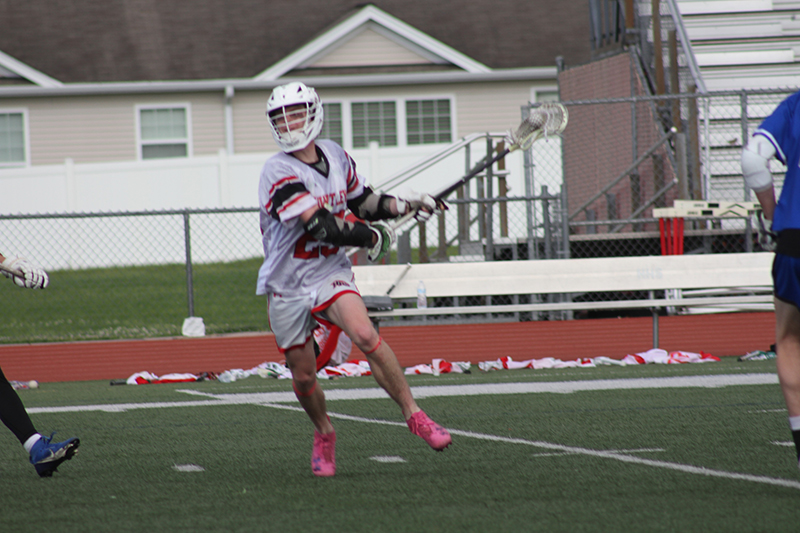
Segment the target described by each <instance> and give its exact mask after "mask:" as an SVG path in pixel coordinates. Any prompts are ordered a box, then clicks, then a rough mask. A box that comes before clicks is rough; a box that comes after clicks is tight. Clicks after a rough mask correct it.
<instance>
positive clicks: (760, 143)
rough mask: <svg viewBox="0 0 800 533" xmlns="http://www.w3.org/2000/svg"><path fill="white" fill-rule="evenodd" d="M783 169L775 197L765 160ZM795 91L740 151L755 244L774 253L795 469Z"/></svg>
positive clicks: (798, 304)
mask: <svg viewBox="0 0 800 533" xmlns="http://www.w3.org/2000/svg"><path fill="white" fill-rule="evenodd" d="M773 157H775V158H777V159H778V160H779V161H780V162H781V163H783V164H785V165H786V167H787V170H786V178H785V180H784V182H783V190H782V191H781V195H780V199H779V200H778V201H777V202H776V201H775V188H774V186H773V182H772V173H771V172H770V169H769V160H770V159H772V158H773ZM798 164H800V92H798V93H795V94H793V95H791V96H789V97H788V98H786V99H785V100H784V101H783V102H781V104H780V105H778V107H777V109H775V111H773V113H772V114H771V115H770V116H768V117H767V118H766V119H764V122H762V123H761V126H759V127H758V129H756V131H755V132H754V133H753V136H752V137H751V138H750V141H749V142H748V144H747V146H746V147H745V148H744V150H743V151H742V174H743V175H744V179H745V183H746V184H747V185H748V187H750V188H751V189H753V191H755V193H756V197H757V198H758V201H759V203H760V204H761V209H762V213H763V217H762V216H759V219H758V220H759V242H760V243H761V245H762V247H763V248H764V249H766V250H774V251H775V260H774V262H773V264H772V279H773V283H774V294H775V322H776V351H777V359H776V365H777V369H778V379H779V381H780V384H781V390H782V391H783V397H784V399H785V400H786V407H787V410H788V411H789V426H790V428H791V430H792V437H793V438H794V444H795V451H796V452H797V458H798V466H800V168H798Z"/></svg>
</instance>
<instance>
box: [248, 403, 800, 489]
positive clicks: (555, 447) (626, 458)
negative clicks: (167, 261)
mask: <svg viewBox="0 0 800 533" xmlns="http://www.w3.org/2000/svg"><path fill="white" fill-rule="evenodd" d="M262 405H263V406H264V407H272V408H275V409H285V410H289V411H300V412H303V409H302V408H300V407H294V406H289V405H279V404H262ZM328 416H330V417H331V418H341V419H344V420H351V421H355V422H366V423H369V424H383V425H388V426H401V427H406V424H405V423H403V422H392V421H389V420H377V419H373V418H362V417H358V416H352V415H343V414H340V413H332V412H330V411H329V412H328ZM447 430H448V431H449V432H450V434H451V435H456V436H460V437H468V438H472V439H479V440H487V441H492V442H502V443H506V444H522V445H525V446H533V447H535V448H544V449H546V450H552V451H553V452H556V453H558V454H561V455H588V456H590V457H599V458H601V459H613V460H615V461H621V462H623V463H632V464H640V465H645V466H650V467H654V468H665V469H667V470H675V471H677V472H685V473H687V474H696V475H701V476H709V477H719V478H724V479H735V480H739V481H751V482H753V483H761V484H764V485H777V486H779V487H787V488H791V489H798V490H800V482H798V481H794V480H791V479H781V478H774V477H767V476H754V475H751V474H739V473H737V472H726V471H724V470H713V469H711V468H704V467H701V466H692V465H684V464H681V463H670V462H667V461H654V460H651V459H643V458H641V457H635V456H633V455H627V454H625V453H620V451H618V450H592V449H590V448H579V447H577V446H564V445H563V444H554V443H551V442H543V441H536V440H526V439H514V438H510V437H501V436H499V435H488V434H486V433H476V432H474V431H461V430H460V429H452V428H447ZM632 451H633V450H632Z"/></svg>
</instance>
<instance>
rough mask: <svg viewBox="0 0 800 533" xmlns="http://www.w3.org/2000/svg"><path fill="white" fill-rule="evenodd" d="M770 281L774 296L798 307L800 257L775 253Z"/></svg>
mask: <svg viewBox="0 0 800 533" xmlns="http://www.w3.org/2000/svg"><path fill="white" fill-rule="evenodd" d="M772 281H773V282H774V284H775V297H776V298H778V299H779V300H782V301H784V302H786V303H790V304H792V305H794V306H795V307H797V308H798V309H800V258H797V257H789V256H788V255H783V254H775V260H774V261H773V262H772Z"/></svg>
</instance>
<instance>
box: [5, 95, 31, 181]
mask: <svg viewBox="0 0 800 533" xmlns="http://www.w3.org/2000/svg"><path fill="white" fill-rule="evenodd" d="M26 122H27V121H26V117H25V112H24V111H21V110H19V111H17V110H14V111H6V110H2V109H0V167H10V166H21V165H26V164H27V163H28V150H27V142H26V139H27V136H26V132H25V124H26Z"/></svg>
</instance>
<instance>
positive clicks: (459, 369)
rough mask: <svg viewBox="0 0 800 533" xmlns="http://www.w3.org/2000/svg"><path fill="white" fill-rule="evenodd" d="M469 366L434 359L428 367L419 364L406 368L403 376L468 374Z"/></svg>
mask: <svg viewBox="0 0 800 533" xmlns="http://www.w3.org/2000/svg"><path fill="white" fill-rule="evenodd" d="M470 366H471V364H470V363H468V362H462V361H456V362H454V363H450V362H448V361H445V360H444V359H434V360H433V361H431V364H429V365H426V364H421V365H416V366H410V367H408V368H406V369H405V374H406V375H409V376H410V375H414V374H433V375H435V376H438V375H439V374H450V373H456V374H463V373H465V372H469V368H470Z"/></svg>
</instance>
